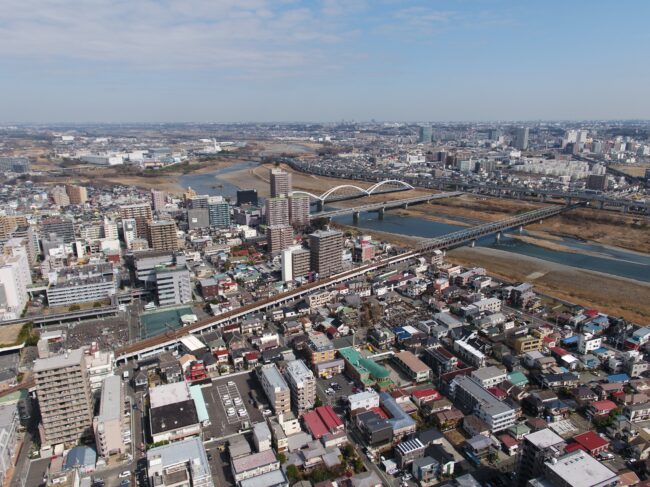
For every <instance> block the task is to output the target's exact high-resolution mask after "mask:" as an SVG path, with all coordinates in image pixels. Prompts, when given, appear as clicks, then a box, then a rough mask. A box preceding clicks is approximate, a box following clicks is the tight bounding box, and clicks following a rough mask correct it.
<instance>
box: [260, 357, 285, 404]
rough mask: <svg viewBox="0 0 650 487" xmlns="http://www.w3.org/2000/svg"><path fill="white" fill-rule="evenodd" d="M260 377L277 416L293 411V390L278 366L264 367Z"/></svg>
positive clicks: (269, 365)
mask: <svg viewBox="0 0 650 487" xmlns="http://www.w3.org/2000/svg"><path fill="white" fill-rule="evenodd" d="M258 376H259V379H260V382H261V384H262V389H264V392H265V393H266V397H268V399H269V403H270V404H271V407H272V408H273V411H274V412H275V414H282V413H288V412H289V411H291V390H290V389H289V386H288V385H287V383H286V381H285V380H284V379H283V378H282V374H280V371H279V370H278V368H277V367H276V365H275V364H268V365H263V366H262V368H261V369H259V372H258Z"/></svg>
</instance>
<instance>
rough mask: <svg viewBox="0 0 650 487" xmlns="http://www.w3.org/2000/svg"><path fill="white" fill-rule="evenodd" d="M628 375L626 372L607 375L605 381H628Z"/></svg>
mask: <svg viewBox="0 0 650 487" xmlns="http://www.w3.org/2000/svg"><path fill="white" fill-rule="evenodd" d="M629 381H630V376H629V375H627V374H614V375H608V376H607V382H629Z"/></svg>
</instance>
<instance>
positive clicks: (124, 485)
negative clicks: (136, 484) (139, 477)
mask: <svg viewBox="0 0 650 487" xmlns="http://www.w3.org/2000/svg"><path fill="white" fill-rule="evenodd" d="M129 485H131V481H130V480H129V479H122V481H121V482H120V487H128V486H129Z"/></svg>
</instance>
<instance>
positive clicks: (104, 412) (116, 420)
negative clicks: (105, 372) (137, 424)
mask: <svg viewBox="0 0 650 487" xmlns="http://www.w3.org/2000/svg"><path fill="white" fill-rule="evenodd" d="M123 422H124V390H123V389H122V380H121V379H120V377H119V376H116V375H111V376H108V377H106V378H105V379H104V386H103V387H102V395H101V399H100V401H99V415H97V416H95V418H94V420H93V430H94V432H95V444H96V445H97V453H98V454H99V455H101V456H102V457H104V458H107V457H108V456H109V455H114V454H121V453H124V452H125V450H126V444H125V441H124V440H125V438H124V436H125V435H124V428H123ZM127 431H129V435H130V428H129V430H127Z"/></svg>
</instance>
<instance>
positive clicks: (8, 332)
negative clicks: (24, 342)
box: [0, 324, 23, 345]
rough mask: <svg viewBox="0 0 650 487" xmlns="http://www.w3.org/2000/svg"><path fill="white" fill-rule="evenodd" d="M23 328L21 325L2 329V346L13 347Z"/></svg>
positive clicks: (0, 335) (0, 339) (0, 331)
mask: <svg viewBox="0 0 650 487" xmlns="http://www.w3.org/2000/svg"><path fill="white" fill-rule="evenodd" d="M22 327H23V325H21V324H16V325H6V326H2V327H0V344H2V345H12V344H14V343H15V342H16V340H17V339H18V334H19V333H20V329H21V328H22Z"/></svg>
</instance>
